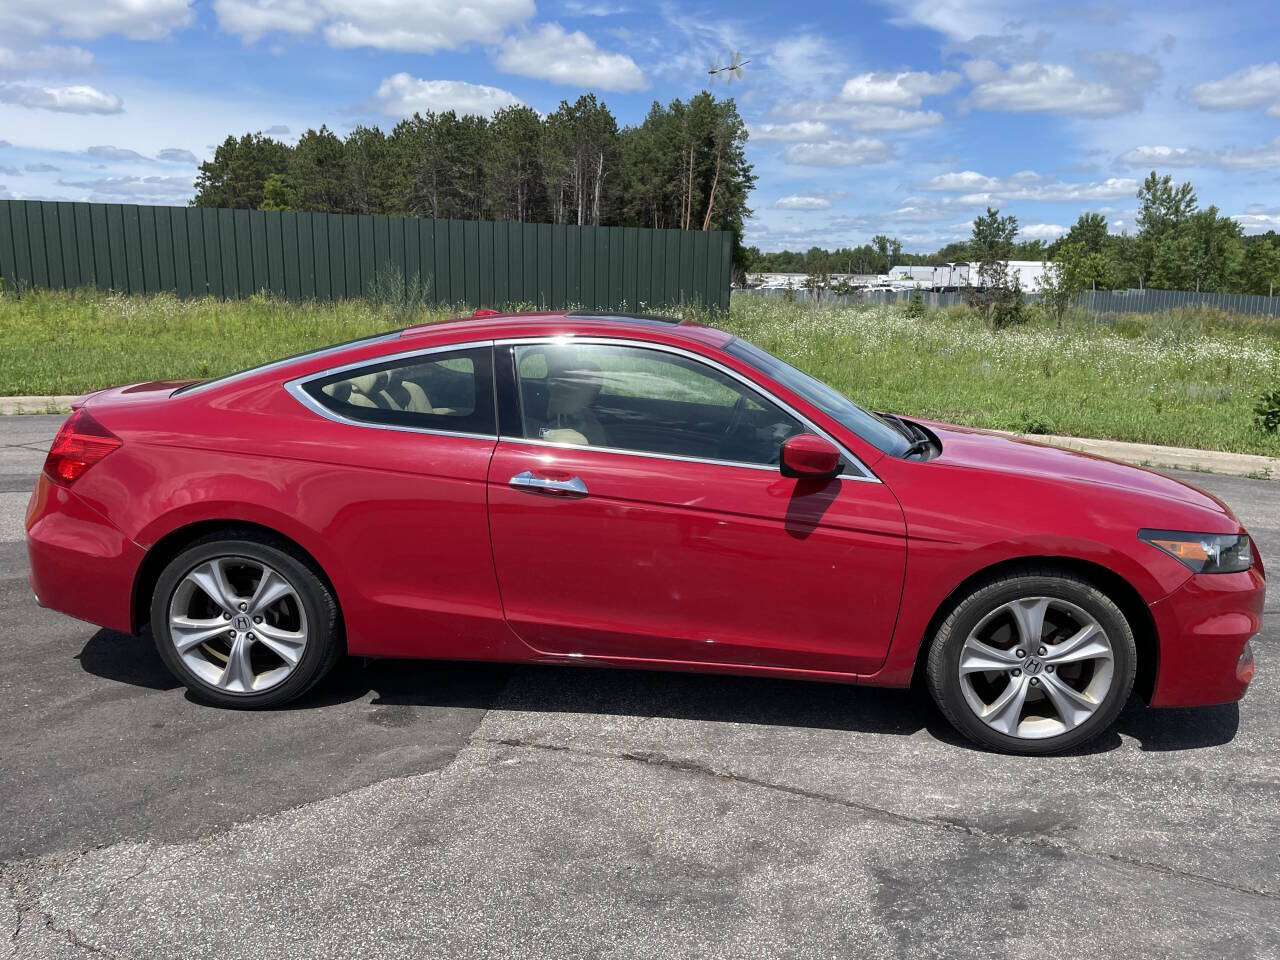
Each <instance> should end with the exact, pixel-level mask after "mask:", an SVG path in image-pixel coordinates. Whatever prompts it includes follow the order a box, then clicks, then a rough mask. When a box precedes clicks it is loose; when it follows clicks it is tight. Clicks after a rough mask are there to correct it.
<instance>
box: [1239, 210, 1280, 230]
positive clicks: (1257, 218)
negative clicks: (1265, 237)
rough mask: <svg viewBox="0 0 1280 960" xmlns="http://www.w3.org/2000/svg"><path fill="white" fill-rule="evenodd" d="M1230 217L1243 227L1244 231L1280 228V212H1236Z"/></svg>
mask: <svg viewBox="0 0 1280 960" xmlns="http://www.w3.org/2000/svg"><path fill="white" fill-rule="evenodd" d="M1231 219H1232V220H1234V221H1236V222H1237V223H1238V224H1240V226H1242V227H1244V231H1245V233H1266V232H1267V231H1268V230H1280V213H1236V214H1232V216H1231Z"/></svg>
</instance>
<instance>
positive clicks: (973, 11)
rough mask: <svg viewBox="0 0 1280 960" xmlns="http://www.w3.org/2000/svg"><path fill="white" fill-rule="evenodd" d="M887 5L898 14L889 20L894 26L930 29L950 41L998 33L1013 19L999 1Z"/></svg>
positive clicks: (912, 0) (899, 0)
mask: <svg viewBox="0 0 1280 960" xmlns="http://www.w3.org/2000/svg"><path fill="white" fill-rule="evenodd" d="M885 5H886V6H889V7H891V8H893V9H894V10H896V11H897V15H896V16H894V17H893V18H892V19H890V21H889V22H890V23H892V24H894V25H895V26H923V27H928V28H930V29H931V30H936V31H938V32H939V33H941V34H942V35H944V36H946V37H947V38H949V39H951V40H969V39H971V38H973V37H975V36H977V35H979V34H996V33H999V32H1000V31H1001V30H1002V29H1003V27H1004V26H1005V24H1006V22H1007V21H1008V20H1009V19H1010V16H1009V13H1010V11H1009V9H1008V7H1007V5H1005V4H1002V3H1000V2H999V0H885Z"/></svg>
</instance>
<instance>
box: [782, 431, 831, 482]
mask: <svg viewBox="0 0 1280 960" xmlns="http://www.w3.org/2000/svg"><path fill="white" fill-rule="evenodd" d="M840 467H841V463H840V451H839V450H838V449H836V445H835V444H834V443H832V442H831V441H830V440H827V439H825V438H823V437H820V436H818V435H817V434H815V433H798V434H796V435H795V436H794V437H792V438H790V439H789V440H787V441H786V442H785V443H783V445H782V457H781V458H780V463H779V469H780V470H781V472H782V475H783V476H784V477H799V478H801V479H804V480H830V479H831V478H832V477H835V476H838V475H839V473H840Z"/></svg>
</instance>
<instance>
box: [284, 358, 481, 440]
mask: <svg viewBox="0 0 1280 960" xmlns="http://www.w3.org/2000/svg"><path fill="white" fill-rule="evenodd" d="M492 352H493V351H492V350H491V349H490V348H489V347H476V348H472V349H468V350H451V351H449V352H447V353H430V354H425V355H423V356H420V357H409V358H401V359H399V360H394V361H378V362H375V363H371V364H370V365H369V366H367V367H361V368H360V369H359V370H354V371H353V370H348V371H346V372H344V373H338V374H334V375H333V376H329V377H323V378H320V379H317V380H312V381H310V382H309V383H307V384H306V386H305V389H306V391H307V393H309V394H310V395H311V396H312V397H314V398H315V399H316V401H317V402H319V403H320V404H322V405H323V406H325V407H326V408H328V409H329V410H332V411H333V412H334V413H336V414H338V415H339V416H341V417H345V418H347V419H348V420H360V421H363V422H365V423H378V424H386V425H390V426H397V427H416V428H418V429H424V430H446V431H450V432H454V433H479V434H486V435H489V434H493V433H495V432H496V431H495V428H494V417H493V357H492Z"/></svg>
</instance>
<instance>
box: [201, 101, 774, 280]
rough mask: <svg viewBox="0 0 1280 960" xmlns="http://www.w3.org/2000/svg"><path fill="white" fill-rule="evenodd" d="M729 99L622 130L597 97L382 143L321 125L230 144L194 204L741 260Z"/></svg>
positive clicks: (418, 124) (423, 123)
mask: <svg viewBox="0 0 1280 960" xmlns="http://www.w3.org/2000/svg"><path fill="white" fill-rule="evenodd" d="M746 142H747V129H746V125H745V124H744V123H743V121H742V118H741V117H740V116H739V115H738V109H737V106H736V104H735V103H734V101H733V100H732V99H731V98H729V99H725V100H719V99H717V98H716V97H715V96H713V95H712V94H710V93H707V92H703V93H700V94H698V95H697V96H695V97H693V98H691V99H690V100H689V101H687V102H685V101H682V100H679V99H676V100H672V101H671V102H670V103H669V104H666V105H665V106H664V105H663V104H661V103H658V102H656V101H655V102H654V104H653V105H652V107H650V109H649V112H648V114H647V115H646V116H645V118H644V120H643V122H641V123H640V124H639V125H637V126H630V127H619V126H618V123H617V120H616V119H615V118H614V116H613V114H612V113H611V112H610V111H609V108H608V107H607V106H605V105H604V104H603V103H600V102H599V101H597V100H596V97H595V96H594V95H593V94H587V95H585V96H581V97H579V98H578V99H577V100H576V101H575V102H574V103H572V104H571V103H569V102H568V101H562V102H561V103H560V106H559V107H558V108H557V109H556V110H555V112H553V113H550V114H548V115H546V116H542V115H541V114H539V113H538V112H537V111H536V110H533V109H532V108H530V107H526V106H513V107H507V108H505V109H503V110H499V111H498V112H496V113H495V114H494V115H493V116H492V117H491V118H490V117H483V116H474V115H469V114H458V113H455V112H454V111H452V110H447V111H444V112H441V113H434V112H427V113H415V114H414V115H413V116H411V117H408V118H406V119H404V120H402V121H400V122H399V123H397V124H396V125H395V127H394V129H392V131H391V132H390V133H385V132H384V131H383V130H382V129H381V128H379V127H377V126H365V125H360V126H357V127H355V128H354V129H353V130H352V131H351V132H350V133H349V134H347V136H346V137H345V138H341V137H339V136H338V135H337V134H336V133H334V132H333V131H332V130H330V129H329V128H328V127H327V126H321V127H320V129H319V130H307V131H306V132H305V133H303V134H302V135H301V136H300V137H299V138H298V140H297V142H296V143H295V144H293V145H292V146H291V145H289V144H286V143H283V142H281V141H279V140H276V139H274V138H272V137H269V136H265V135H264V134H262V133H246V134H243V135H242V136H240V137H235V136H228V137H227V138H226V140H224V141H223V142H222V143H221V144H220V145H219V146H218V147H217V149H216V150H215V152H214V156H213V159H212V160H210V161H208V162H206V163H203V164H201V165H200V171H199V174H198V176H197V179H196V183H195V187H196V195H195V198H194V200H193V201H192V203H193V204H194V205H196V206H202V207H237V208H249V209H262V210H311V211H317V212H329V213H362V214H369V213H375V214H391V215H401V216H415V217H449V218H454V219H465V220H476V219H491V220H514V221H517V222H536V223H563V224H577V225H590V226H640V227H653V228H675V229H680V230H729V231H732V232H733V234H734V238H735V244H734V247H735V251H737V252H738V253H739V255H740V254H741V250H742V247H741V238H742V225H743V222H744V221H745V220H746V218H747V217H749V216H750V215H751V211H750V209H749V208H748V207H747V198H748V195H749V194H750V192H751V189H752V187H753V186H754V185H755V181H756V178H755V176H754V174H753V173H752V166H751V164H750V163H748V162H747V160H746V155H745V147H746Z"/></svg>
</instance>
